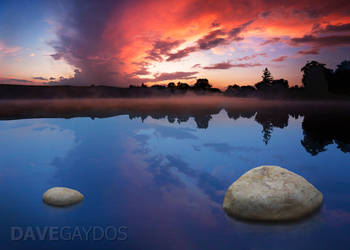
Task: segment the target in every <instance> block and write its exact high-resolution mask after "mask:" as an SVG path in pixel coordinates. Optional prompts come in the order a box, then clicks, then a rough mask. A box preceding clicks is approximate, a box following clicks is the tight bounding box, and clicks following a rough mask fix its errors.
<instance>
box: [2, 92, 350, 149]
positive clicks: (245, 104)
mask: <svg viewBox="0 0 350 250" xmlns="http://www.w3.org/2000/svg"><path fill="white" fill-rule="evenodd" d="M0 106H2V109H1V110H0V119H3V120H8V119H23V118H48V117H62V118H71V117H91V118H92V119H94V118H95V117H99V118H103V117H112V116H119V115H128V116H129V118H130V119H134V118H141V120H142V121H144V120H145V119H146V118H147V117H151V118H153V119H156V120H159V119H167V121H168V122H169V123H175V122H177V123H178V124H181V123H186V122H188V120H189V119H190V118H193V119H194V121H195V123H196V124H197V128H199V129H207V128H208V127H209V122H210V120H211V119H212V116H213V115H216V114H218V113H219V112H220V111H221V110H223V109H224V110H225V111H226V112H227V116H228V117H229V118H230V119H234V120H237V119H238V118H241V117H242V118H249V119H250V118H254V120H255V121H256V122H257V123H259V124H261V125H262V134H263V136H262V140H263V142H264V143H265V144H266V145H267V144H268V143H269V141H270V139H271V136H272V133H273V129H274V128H280V129H283V128H286V127H287V126H288V120H289V117H293V118H298V117H299V116H302V117H304V120H303V123H302V128H303V133H304V138H303V140H302V141H301V144H302V145H303V146H304V148H305V149H306V151H307V152H309V153H310V154H311V155H317V154H318V153H320V152H323V151H325V150H326V149H325V146H327V145H329V144H333V143H335V144H336V145H337V146H338V148H339V149H340V150H341V151H343V152H344V153H349V152H350V129H348V126H349V124H350V116H349V111H350V105H349V104H348V103H346V104H344V103H339V102H338V103H318V102H306V103H305V102H304V103H303V102H286V103H283V102H281V101H280V102H271V101H261V100H260V101H256V100H249V99H244V100H240V99H237V100H233V101H232V98H231V99H227V98H214V97H213V98H193V99H191V98H187V99H186V98H182V99H181V98H180V99H175V98H174V99H172V100H169V99H154V100H143V99H136V100H134V99H133V100H128V99H126V100H123V99H122V100H92V101H91V100H90V101H89V100H87V101H84V100H71V101H36V102H35V101H31V102H28V101H23V102H21V101H17V102H3V103H0Z"/></svg>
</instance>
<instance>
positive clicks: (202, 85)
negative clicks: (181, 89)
mask: <svg viewBox="0 0 350 250" xmlns="http://www.w3.org/2000/svg"><path fill="white" fill-rule="evenodd" d="M194 88H196V89H202V90H208V89H210V88H211V85H210V84H209V81H208V79H197V82H196V83H195V84H194Z"/></svg>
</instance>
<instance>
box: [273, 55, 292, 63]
mask: <svg viewBox="0 0 350 250" xmlns="http://www.w3.org/2000/svg"><path fill="white" fill-rule="evenodd" d="M287 58H288V56H280V57H277V58H275V59H272V60H271V61H272V62H283V61H285V60H286V59H287Z"/></svg>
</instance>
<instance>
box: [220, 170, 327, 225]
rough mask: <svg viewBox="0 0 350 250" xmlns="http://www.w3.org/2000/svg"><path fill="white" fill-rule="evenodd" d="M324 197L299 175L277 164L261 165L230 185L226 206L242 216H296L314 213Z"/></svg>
mask: <svg viewBox="0 0 350 250" xmlns="http://www.w3.org/2000/svg"><path fill="white" fill-rule="evenodd" d="M322 200H323V196H322V194H321V193H320V192H319V191H318V190H317V189H316V188H315V187H314V186H313V185H312V184H311V183H309V182H308V181H307V180H305V179H304V178H303V177H301V176H300V175H297V174H295V173H293V172H291V171H288V170H287V169H284V168H281V167H278V166H261V167H257V168H253V169H251V170H249V171H248V172H246V173H245V174H243V175H242V176H241V177H240V178H239V179H238V180H237V181H235V182H234V183H233V184H232V185H231V186H230V187H229V189H228V190H227V192H226V195H225V199H224V203H223V208H224V210H225V212H226V213H228V214H229V215H231V216H234V217H238V218H242V219H249V220H264V221H282V220H295V219H299V218H301V217H304V216H305V215H308V214H310V213H312V212H313V211H314V210H316V209H317V208H318V207H319V206H320V205H321V204H322Z"/></svg>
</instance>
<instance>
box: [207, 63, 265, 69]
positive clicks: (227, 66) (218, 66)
mask: <svg viewBox="0 0 350 250" xmlns="http://www.w3.org/2000/svg"><path fill="white" fill-rule="evenodd" d="M256 66H261V64H260V63H238V64H232V63H230V62H221V63H216V64H214V65H212V66H207V67H204V68H203V69H230V68H248V67H256Z"/></svg>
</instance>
